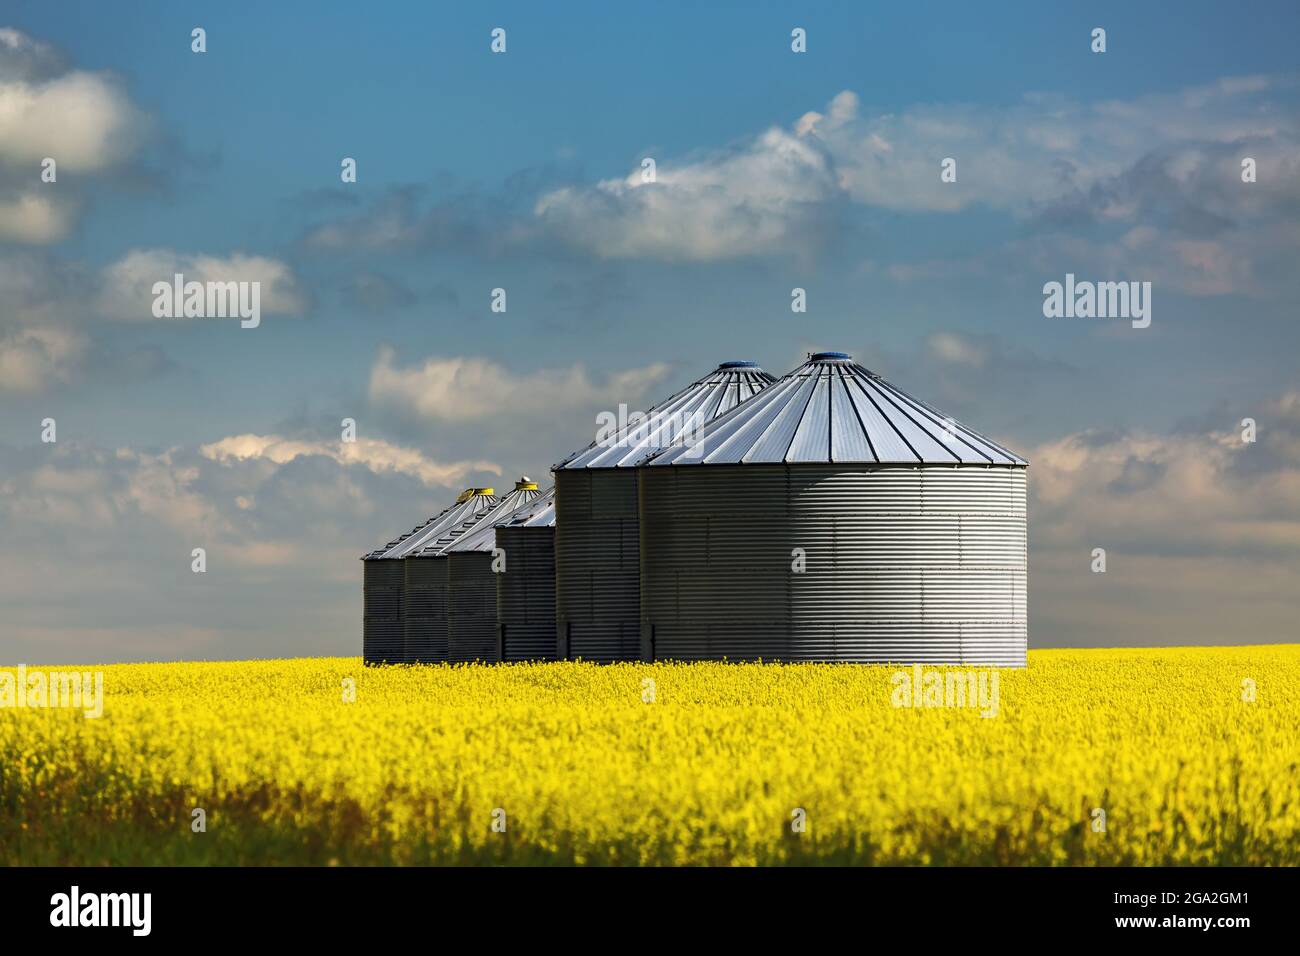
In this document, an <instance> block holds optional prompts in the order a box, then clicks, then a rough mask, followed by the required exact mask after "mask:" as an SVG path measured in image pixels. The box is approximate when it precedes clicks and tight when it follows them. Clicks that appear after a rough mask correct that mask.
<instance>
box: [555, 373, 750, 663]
mask: <svg viewBox="0 0 1300 956" xmlns="http://www.w3.org/2000/svg"><path fill="white" fill-rule="evenodd" d="M771 382H772V376H770V375H768V374H767V373H766V372H764V371H763V370H762V369H761V368H759V367H758V366H757V365H756V364H755V363H753V362H724V363H722V364H721V365H719V366H718V367H717V368H716V369H714V370H713V371H712V372H710V373H709V374H708V375H706V376H704V378H702V379H700V380H699V381H696V382H693V383H692V384H691V385H689V386H687V387H686V388H684V389H682V390H681V391H680V392H678V393H677V394H675V395H673V396H672V397H670V398H668V399H667V400H666V401H663V402H661V403H660V404H658V405H656V406H654V407H653V408H651V409H650V411H649V412H647V413H645V414H644V415H639V416H638V415H635V414H633V415H627V414H626V409H622V410H621V413H620V415H619V416H618V419H619V420H617V421H613V422H607V423H606V424H605V426H604V427H603V428H602V431H601V432H600V433H599V434H598V436H597V439H596V441H594V442H592V443H591V444H590V445H589V446H587V448H586V449H584V450H583V451H580V452H577V453H575V454H573V455H571V456H569V457H568V458H566V459H565V460H564V461H562V462H560V463H559V464H558V465H556V466H555V468H554V471H555V614H556V648H557V654H558V656H559V657H560V658H561V659H576V658H582V659H583V660H589V661H602V662H608V661H627V660H636V659H637V658H638V657H639V656H640V625H639V620H640V616H639V611H640V566H639V561H640V559H639V551H638V549H639V535H638V528H639V524H638V518H637V477H636V471H635V466H636V465H637V463H639V462H640V461H642V460H643V459H644V458H646V457H647V456H649V455H650V454H652V453H654V452H656V451H660V450H662V449H664V448H667V447H669V446H671V445H673V443H674V442H678V441H683V440H684V436H686V438H687V439H689V437H692V436H693V435H694V434H695V433H696V432H697V431H698V429H699V428H700V427H701V426H702V425H703V424H704V423H706V422H709V421H711V420H712V419H714V418H716V417H717V416H718V415H721V414H724V413H725V412H727V411H729V410H731V409H733V408H735V407H736V406H737V405H740V404H741V403H743V402H745V401H747V400H750V399H751V398H752V396H754V395H756V394H758V393H759V392H760V391H761V390H762V389H763V388H765V387H766V386H767V385H768V384H770V383H771Z"/></svg>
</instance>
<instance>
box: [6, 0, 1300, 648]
mask: <svg viewBox="0 0 1300 956" xmlns="http://www.w3.org/2000/svg"><path fill="white" fill-rule="evenodd" d="M195 26H202V27H203V28H204V29H205V30H206V31H207V43H208V52H206V53H204V54H201V55H200V54H195V53H193V52H191V50H190V31H191V29H192V28H193V27H195ZM494 27H502V28H504V29H506V31H507V52H506V53H505V54H503V55H493V54H492V53H491V52H490V51H489V39H490V38H489V34H490V31H491V30H492V29H493V28H494ZM794 27H802V28H804V29H806V30H807V35H808V52H807V53H804V54H795V53H792V52H791V49H790V31H791V29H792V28H794ZM1094 27H1103V28H1105V29H1106V31H1107V50H1106V52H1105V53H1101V54H1098V53H1093V52H1092V51H1091V50H1090V31H1091V30H1092V29H1093V28H1094ZM1297 27H1300V11H1298V10H1297V8H1296V7H1295V5H1294V4H1284V3H1278V4H1266V3H1261V4H1254V5H1251V7H1250V8H1249V10H1248V11H1247V12H1244V13H1243V12H1242V11H1241V9H1240V8H1239V7H1236V6H1234V5H1230V4H1196V3H1191V4H1178V5H1171V4H1086V5H1085V4H1050V5H1049V4H1037V3H1024V4H1006V5H999V6H998V7H996V8H986V7H983V6H975V5H968V4H933V5H926V6H924V7H920V8H913V7H910V6H905V7H901V8H897V9H895V8H892V7H890V8H883V7H882V8H880V9H875V8H873V7H869V6H867V5H863V4H816V5H808V6H800V5H786V4H717V5H710V6H708V7H707V8H703V9H702V8H700V6H699V5H695V4H688V5H673V4H662V5H654V6H650V7H627V6H617V5H608V4H566V5H564V6H562V7H556V6H551V5H539V4H516V5H508V4H500V5H497V4H492V5H488V4H463V5H447V4H439V5H430V4H423V3H420V4H416V3H411V4H387V5H382V6H380V7H379V8H377V9H374V10H371V9H367V8H364V7H359V6H352V5H343V4H335V3H312V4H307V3H301V4H275V5H266V4H251V3H240V4H220V5H218V4H210V5H209V4H193V5H185V6H179V5H176V4H165V3H138V4H130V5H125V6H123V5H112V6H110V5H104V4H99V3H85V4H80V3H60V4H49V3H28V2H23V0H18V2H16V3H10V4H8V5H7V6H6V10H5V12H4V14H3V17H0V29H6V28H7V29H8V30H9V31H10V33H9V34H8V36H9V40H8V41H6V42H0V104H3V103H5V102H8V103H11V104H18V106H19V107H21V108H18V107H15V108H14V109H13V110H11V114H10V118H9V119H8V120H5V119H3V117H4V111H3V110H0V134H2V135H0V456H2V459H3V460H0V488H2V489H3V490H4V491H5V497H6V498H7V503H6V505H4V506H2V507H3V510H0V529H3V530H4V537H5V539H6V541H5V543H3V544H0V556H2V559H3V560H4V561H5V562H6V563H5V565H4V567H5V568H8V569H10V570H11V571H12V572H13V573H12V574H10V576H9V583H8V584H7V585H3V586H2V587H5V588H7V589H8V590H7V591H5V590H0V598H2V599H3V600H4V602H5V605H6V607H7V609H8V610H7V612H6V613H5V615H4V618H6V619H7V623H4V624H0V627H7V628H8V629H9V630H10V633H11V635H12V637H13V638H14V646H15V651H14V653H16V654H17V655H18V657H19V658H21V659H24V660H28V661H39V660H49V661H58V660H85V659H103V660H107V659H134V658H139V657H153V656H209V657H230V656H246V655H249V654H259V655H261V654H269V655H280V654H296V653H326V652H328V653H340V652H345V653H353V652H355V651H356V650H357V645H358V641H359V615H360V611H359V599H360V594H359V584H357V582H358V581H359V568H358V567H357V566H356V564H355V563H353V562H354V559H355V556H356V555H358V554H360V553H362V552H363V551H365V550H368V549H369V548H370V547H372V546H373V545H374V544H377V543H380V542H381V541H382V540H384V539H385V538H387V537H391V536H392V535H393V534H395V533H397V532H398V531H399V530H401V529H403V528H406V527H409V526H411V525H414V524H416V523H417V522H418V521H419V520H421V518H422V517H423V516H424V515H425V514H426V513H429V512H432V511H436V510H440V508H441V507H442V506H443V505H444V504H445V503H446V501H447V499H448V498H449V497H450V496H452V495H454V492H455V490H456V489H457V488H458V487H460V486H463V485H465V484H468V483H472V482H477V481H497V482H502V481H505V480H506V479H507V478H509V477H511V476H514V475H516V474H518V473H522V472H528V473H530V474H534V475H536V474H538V473H540V472H544V471H545V469H546V467H547V466H548V465H549V464H551V463H552V462H554V461H556V460H558V459H559V458H560V457H562V456H563V455H564V454H565V453H566V452H568V451H570V450H572V449H573V448H576V447H579V446H581V445H584V444H585V443H586V442H587V441H588V440H590V436H591V430H592V426H593V422H594V415H595V413H596V412H598V411H600V410H602V409H606V408H610V407H616V406H617V403H618V402H620V401H626V402H628V403H630V404H632V405H634V406H638V405H639V406H641V407H644V406H646V405H648V404H650V403H652V402H653V401H655V400H656V399H657V398H660V397H662V396H663V395H664V394H667V393H668V392H670V391H672V390H674V389H675V388H677V387H679V386H680V385H682V384H684V383H686V382H688V381H690V380H691V379H693V378H695V377H697V376H699V375H700V374H703V373H704V372H706V371H707V370H708V369H710V368H711V367H712V366H713V365H714V364H716V363H717V362H718V361H719V360H723V359H730V358H752V359H756V360H758V361H760V362H761V363H763V364H764V365H765V366H766V367H767V368H768V369H769V370H771V371H773V372H774V373H778V374H779V373H781V372H784V371H786V370H788V369H789V368H790V367H792V366H794V365H795V364H797V362H798V361H799V359H800V358H801V356H802V355H803V354H804V353H805V352H807V351H809V350H813V349H845V350H848V351H851V352H853V353H854V355H855V357H856V358H857V359H858V360H859V361H861V362H863V364H865V365H867V366H868V367H871V368H873V369H875V370H876V371H879V372H881V373H882V374H884V375H886V376H887V377H888V378H890V379H891V380H893V381H895V382H896V383H897V384H899V385H900V386H902V387H904V388H906V389H908V390H909V391H911V392H913V393H915V394H917V395H920V396H922V397H925V398H927V399H929V400H931V401H933V402H935V403H936V404H938V405H940V407H942V408H944V409H945V411H948V412H950V413H951V414H952V415H954V416H955V417H957V418H959V419H961V420H963V421H967V422H969V423H970V424H972V425H973V426H975V427H977V428H979V429H981V430H983V431H985V432H987V433H989V434H991V435H993V436H996V437H997V438H999V439H1000V440H1001V441H1003V442H1005V443H1006V444H1008V445H1009V446H1010V447H1013V448H1015V449H1016V450H1018V451H1021V452H1023V453H1026V454H1028V456H1029V457H1030V458H1031V460H1033V461H1034V463H1035V465H1036V466H1038V467H1035V468H1034V469H1032V470H1031V487H1034V488H1035V489H1036V490H1035V494H1036V495H1037V496H1038V497H1037V498H1036V501H1035V506H1034V512H1033V516H1032V517H1031V529H1032V530H1031V568H1032V569H1034V571H1033V573H1034V578H1035V580H1034V582H1033V583H1034V587H1033V589H1032V591H1031V593H1032V595H1033V600H1032V601H1031V642H1032V643H1033V644H1036V645H1039V646H1041V645H1046V644H1060V643H1065V644H1071V643H1081V644H1097V643H1102V644H1106V643H1144V642H1155V643H1179V642H1183V641H1186V642H1195V643H1222V642H1229V641H1231V642H1237V641H1240V640H1246V639H1250V638H1251V637H1252V636H1253V637H1256V638H1258V639H1260V640H1283V639H1288V638H1290V639H1293V638H1294V631H1293V625H1290V624H1288V623H1287V622H1288V621H1294V620H1295V613H1294V612H1295V611H1296V610H1297V607H1296V604H1295V599H1294V598H1291V599H1288V598H1286V597H1285V596H1284V595H1283V594H1282V593H1281V592H1282V590H1283V589H1282V588H1280V587H1275V586H1274V584H1275V582H1282V581H1286V580H1288V577H1287V574H1288V573H1290V574H1291V575H1293V574H1294V571H1295V570H1296V569H1297V556H1298V555H1300V531H1298V530H1297V525H1296V516H1297V514H1298V513H1300V493H1298V492H1297V490H1296V489H1297V485H1298V484H1300V451H1298V450H1297V449H1300V439H1297V435H1300V398H1297V397H1296V396H1297V394H1298V390H1300V381H1297V379H1298V376H1297V374H1296V368H1297V363H1296V359H1295V356H1296V355H1297V352H1298V350H1300V335H1298V334H1297V322H1296V309H1295V305H1294V303H1295V301H1296V294H1297V292H1300V281H1298V280H1297V277H1296V274H1295V269H1294V263H1295V261H1296V258H1297V253H1298V252H1300V159H1298V158H1297V144H1298V143H1300V112H1298V111H1297V100H1298V98H1300V97H1298V94H1300V86H1298V85H1297V84H1298V82H1300V72H1298V71H1297V67H1296V59H1295V50H1294V38H1295V36H1296V35H1297ZM2 36H4V35H3V34H0V37H2ZM6 97H8V99H7V100H6ZM6 122H7V123H8V125H7V126H6V125H5V123H6ZM6 141H7V142H6ZM56 148H57V149H56ZM50 151H62V152H61V155H63V156H66V157H67V160H66V161H64V160H60V175H59V181H58V183H57V184H39V182H38V181H37V180H36V179H35V177H37V176H38V175H39V169H38V167H37V165H36V163H37V161H38V159H39V157H41V156H43V155H50ZM345 156H347V157H354V158H356V160H357V162H358V181H357V182H356V183H355V184H343V183H341V182H340V179H339V163H340V160H341V159H342V158H343V157H345ZM947 156H952V157H955V158H956V159H957V163H958V178H957V182H955V183H947V184H945V183H941V182H940V180H939V175H938V171H939V169H938V166H939V162H940V160H941V159H943V158H944V157H947ZM1243 156H1254V157H1255V158H1256V159H1257V162H1258V166H1259V180H1258V181H1257V182H1256V183H1253V184H1249V185H1247V184H1243V183H1242V182H1241V181H1240V177H1239V175H1238V174H1237V170H1238V166H1239V163H1240V159H1241V157H1243ZM644 157H653V158H654V159H655V161H656V163H657V167H658V172H659V177H660V183H658V184H657V185H656V186H655V187H654V191H650V190H646V189H637V188H635V186H629V185H628V183H627V182H625V181H624V180H626V179H627V177H630V176H633V174H634V173H635V172H636V171H637V170H639V168H640V163H641V161H642V159H643V158H644ZM34 182H36V185H33V183H34ZM40 188H43V189H44V190H45V191H44V192H34V191H33V190H35V189H40ZM5 218H8V219H9V223H8V224H7V225H6V223H5V222H4V219H5ZM200 258H205V259H206V261H209V262H211V263H214V265H212V268H216V269H221V268H225V269H227V270H232V269H233V270H234V271H235V272H238V271H239V269H241V268H242V269H251V270H252V271H251V272H249V275H250V276H257V277H266V276H269V275H272V274H273V275H275V276H277V277H278V279H277V282H278V283H279V284H278V285H277V286H276V288H277V289H278V296H277V298H278V301H279V306H278V307H276V308H272V309H269V310H268V314H267V315H266V316H265V317H264V319H263V322H262V325H261V326H260V327H259V328H257V329H255V330H243V329H240V328H239V327H238V324H237V323H233V322H216V321H181V320H169V321H161V320H150V319H149V318H148V314H147V299H146V300H143V301H144V303H145V304H144V305H141V304H140V301H141V300H139V297H138V293H139V290H138V289H135V288H134V287H131V288H128V287H127V285H124V282H125V279H124V276H129V275H135V273H134V272H131V270H130V269H128V268H127V266H129V265H131V264H133V263H134V264H135V265H136V266H140V267H143V268H146V269H155V270H162V271H163V272H164V273H165V274H166V275H169V274H170V271H169V269H170V265H172V264H175V263H178V262H179V263H183V264H184V263H189V264H194V263H196V262H197V261H198V260H199V259H200ZM250 260H253V261H254V264H253V265H251V266H250V265H249V264H248V263H249V261H250ZM240 262H242V263H243V265H242V266H241V265H238V263H240ZM142 264H143V265H142ZM164 266H167V267H168V268H167V269H164ZM195 268H197V266H195ZM268 270H269V271H268ZM235 272H232V273H231V274H232V275H233V274H235ZM1067 272H1070V273H1075V274H1077V275H1079V276H1080V277H1081V278H1088V279H1092V280H1097V281H1106V280H1131V281H1150V282H1152V286H1153V303H1154V305H1153V321H1152V325H1151V327H1150V328H1149V329H1144V330H1135V329H1132V328H1130V327H1129V325H1128V323H1126V322H1123V321H1110V320H1065V319H1048V318H1045V317H1044V315H1043V313H1042V291H1041V289H1042V286H1043V283H1044V282H1047V281H1052V280H1058V281H1059V280H1061V279H1063V277H1064V275H1065V274H1066V273H1067ZM241 274H242V273H241ZM496 287H503V288H505V289H506V290H507V293H508V302H509V307H508V311H507V312H506V313H505V314H494V313H492V312H491V311H490V310H489V295H490V290H491V289H493V288H496ZM794 287H801V288H805V289H806V290H807V293H808V299H809V311H808V313H807V314H806V315H794V314H792V313H791V311H790V306H789V303H790V290H791V289H792V288H794ZM448 382H450V383H452V385H451V386H450V387H448V384H447V383H448ZM1246 416H1252V417H1255V418H1256V419H1258V420H1259V421H1260V423H1261V425H1260V432H1261V436H1262V437H1261V439H1260V441H1259V442H1257V443H1255V444H1254V445H1252V446H1250V447H1244V448H1243V447H1240V443H1239V442H1238V444H1237V445H1236V446H1234V445H1233V444H1232V436H1233V435H1235V434H1236V431H1235V429H1236V428H1237V423H1238V422H1239V421H1240V420H1241V419H1242V418H1243V417H1246ZM46 417H53V418H55V419H56V421H57V422H58V436H59V441H58V443H57V444H56V445H54V446H49V445H42V444H41V443H39V441H38V437H39V423H40V421H41V420H42V419H43V418H46ZM343 417H353V418H355V419H356V420H357V421H358V425H359V431H360V434H361V435H362V436H363V437H364V438H365V439H366V440H367V441H369V442H371V443H372V444H370V445H368V446H367V447H366V449H365V450H364V454H362V457H361V458H359V459H348V460H338V459H339V453H338V451H337V448H336V446H337V435H338V422H339V421H340V420H341V419H342V418H343ZM249 436H251V437H249ZM331 443H332V444H331ZM1089 474H1091V475H1094V476H1096V477H1095V478H1093V479H1090V480H1087V481H1085V479H1084V477H1083V476H1086V475H1089ZM1039 476H1041V478H1040V477H1039ZM1191 515H1194V516H1196V519H1197V520H1195V521H1192V522H1189V521H1188V517H1189V516H1191ZM200 539H204V540H209V541H210V542H211V546H210V550H212V551H214V552H216V553H217V554H219V555H220V554H224V555H225V556H226V557H225V559H221V560H217V561H216V562H214V564H215V565H216V566H217V568H218V570H216V571H214V572H211V573H209V575H208V576H207V577H206V578H203V580H201V581H195V580H193V577H195V576H190V575H189V568H188V563H189V562H188V555H189V550H190V546H191V544H190V542H191V541H198V540H200ZM1099 544H1109V545H1110V546H1111V547H1112V548H1115V549H1116V550H1117V552H1118V553H1119V554H1121V555H1126V556H1128V557H1127V559H1126V560H1122V561H1121V562H1120V568H1121V571H1120V573H1118V574H1115V573H1113V572H1112V573H1111V574H1110V576H1108V577H1107V578H1106V579H1104V586H1105V588H1109V589H1110V590H1099V587H1100V586H1101V584H1102V582H1100V581H1098V580H1097V579H1096V578H1094V577H1091V576H1088V575H1082V576H1081V575H1078V574H1076V573H1075V570H1076V569H1077V567H1080V566H1083V565H1084V564H1086V562H1079V561H1078V560H1077V555H1078V554H1080V553H1082V554H1085V555H1086V554H1087V553H1088V552H1089V551H1090V549H1091V548H1092V547H1095V546H1098V545H1099ZM106 555H116V556H117V557H116V559H115V563H116V564H117V565H118V568H117V570H116V571H114V572H112V573H107V574H106V573H104V572H103V570H102V569H103V566H104V560H105V556H106ZM71 569H77V571H76V573H77V574H80V575H83V576H89V577H100V578H102V580H103V589H102V591H100V590H96V589H95V588H87V587H73V586H71V585H69V584H67V583H66V582H63V583H56V584H51V585H48V586H46V585H44V584H41V583H40V582H43V581H56V582H57V581H60V580H61V579H62V576H63V575H65V574H67V573H69V572H70V570H71ZM117 575H120V579H119V578H118V577H117ZM161 581H167V582H170V583H169V584H168V585H167V586H166V587H159V586H157V585H158V582H161ZM1179 581H1181V582H1183V587H1184V590H1183V591H1180V590H1178V589H1177V588H1176V587H1174V584H1175V583H1176V582H1179ZM160 592H167V593H166V594H162V593H160ZM286 593H288V594H294V595H298V596H300V598H301V600H300V602H299V603H300V604H309V605H310V608H311V609H310V611H309V612H307V613H308V615H309V617H310V621H311V630H312V634H310V635H308V634H306V633H302V632H301V630H300V629H299V630H298V631H296V632H295V626H294V617H293V615H292V614H291V613H290V611H289V610H288V609H286V607H285V606H284V601H283V595H284V594H286ZM1099 601H1101V602H1102V603H1103V604H1105V608H1104V609H1101V610H1098V608H1097V606H1096V605H1097V603H1098V602H1099ZM300 613H301V612H300ZM1242 620H1245V621H1247V622H1249V626H1248V627H1246V628H1245V631H1244V632H1243V633H1226V631H1228V630H1235V628H1236V624H1235V623H1234V622H1240V621H1242ZM177 635H181V636H180V637H177ZM4 656H5V657H6V658H7V657H8V656H11V655H9V654H5V655H4Z"/></svg>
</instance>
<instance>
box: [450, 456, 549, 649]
mask: <svg viewBox="0 0 1300 956" xmlns="http://www.w3.org/2000/svg"><path fill="white" fill-rule="evenodd" d="M540 495H541V492H539V491H538V490H537V485H536V484H535V483H534V482H533V481H532V480H531V479H529V478H527V477H524V478H520V479H519V481H518V482H516V483H515V489H514V491H512V492H511V493H510V494H508V495H506V496H505V497H504V498H502V499H501V501H500V502H499V503H498V504H497V505H496V507H494V508H493V509H492V510H491V511H489V512H488V513H487V514H485V515H483V516H482V518H480V519H479V520H478V521H477V522H476V523H475V524H474V526H473V527H472V528H470V529H466V531H465V533H464V534H462V535H461V536H460V537H459V538H457V539H456V540H455V541H453V542H452V543H451V544H449V545H447V546H446V548H445V549H444V550H443V552H442V553H443V555H445V558H444V559H443V560H442V561H439V562H438V563H440V564H445V565H446V567H447V583H448V599H447V660H449V661H451V662H453V663H467V662H469V661H496V660H499V656H498V647H497V582H496V579H497V574H496V573H495V572H494V571H493V568H492V563H493V560H494V555H493V553H492V552H493V549H494V548H495V547H496V526H497V524H499V523H500V522H501V521H503V520H508V519H509V518H510V517H512V516H513V515H516V514H518V513H519V510H520V509H521V508H526V507H527V506H528V505H529V503H530V502H532V501H533V500H535V499H536V498H538V497H539V496H540Z"/></svg>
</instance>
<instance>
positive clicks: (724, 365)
mask: <svg viewBox="0 0 1300 956" xmlns="http://www.w3.org/2000/svg"><path fill="white" fill-rule="evenodd" d="M718 368H758V363H757V362H745V361H740V360H737V361H735V362H723V363H721V364H720V365H719V366H718Z"/></svg>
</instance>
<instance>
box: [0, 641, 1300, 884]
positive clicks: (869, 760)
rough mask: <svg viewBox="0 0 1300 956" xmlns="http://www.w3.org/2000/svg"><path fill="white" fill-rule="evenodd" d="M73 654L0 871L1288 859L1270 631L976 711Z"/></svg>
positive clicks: (1041, 667) (558, 669)
mask: <svg viewBox="0 0 1300 956" xmlns="http://www.w3.org/2000/svg"><path fill="white" fill-rule="evenodd" d="M67 669H68V668H64V670H67ZM8 670H9V672H10V673H11V674H14V673H16V671H15V669H14V668H9V669H8ZM102 671H103V681H104V683H103V687H104V690H103V716H102V717H100V718H98V719H95V718H90V719H88V718H87V717H85V716H84V715H83V714H82V713H80V712H77V711H71V710H66V709H52V708H35V707H25V708H15V707H7V708H4V709H0V863H4V864H62V863H78V864H97V863H110V864H141V863H143V864H153V863H160V864H161V863H166V864H173V863H181V864H190V863H193V864H200V863H229V864H235V863H255V864H273V863H285V864H289V863H294V864H299V863H300V864H340V865H347V864H369V863H508V864H513V863H522V864H532V863H544V864H550V863H560V864H564V863H575V862H576V863H601V864H722V865H751V864H760V865H762V864H787V863H796V864H805V863H833V864H839V863H854V864H1138V865H1148V864H1290V865H1294V864H1297V863H1300V646H1294V645H1292V646H1272V647H1244V648H1208V649H1191V648H1186V649H1184V648H1176V649H1154V650H1097V651H1082V650H1068V651H1067V650H1041V651H1031V652H1030V655H1029V667H1028V668H1027V669H1025V670H1021V671H1009V670H1008V671H1000V672H998V678H999V684H998V706H997V712H996V715H995V716H988V717H985V716H981V712H980V710H978V709H975V708H969V707H937V706H928V707H927V706H922V707H915V706H896V704H898V703H899V702H900V701H899V699H898V694H897V690H898V681H899V678H896V677H895V676H894V675H895V674H896V673H897V669H895V668H889V667H861V666H852V665H786V666H780V665H734V664H690V665H674V664H655V665H643V664H625V665H616V666H599V665H590V664H581V663H558V664H537V665H508V666H459V667H448V666H431V667H396V668H366V667H363V666H362V665H361V662H360V660H359V659H357V658H329V659H304V660H284V661H253V662H237V663H184V664H135V665H115V666H110V667H105V668H103V669H102ZM0 674H3V669H0ZM986 676H987V675H986ZM10 683H11V685H12V683H13V682H12V681H11V682H10ZM199 811H201V812H199Z"/></svg>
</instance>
